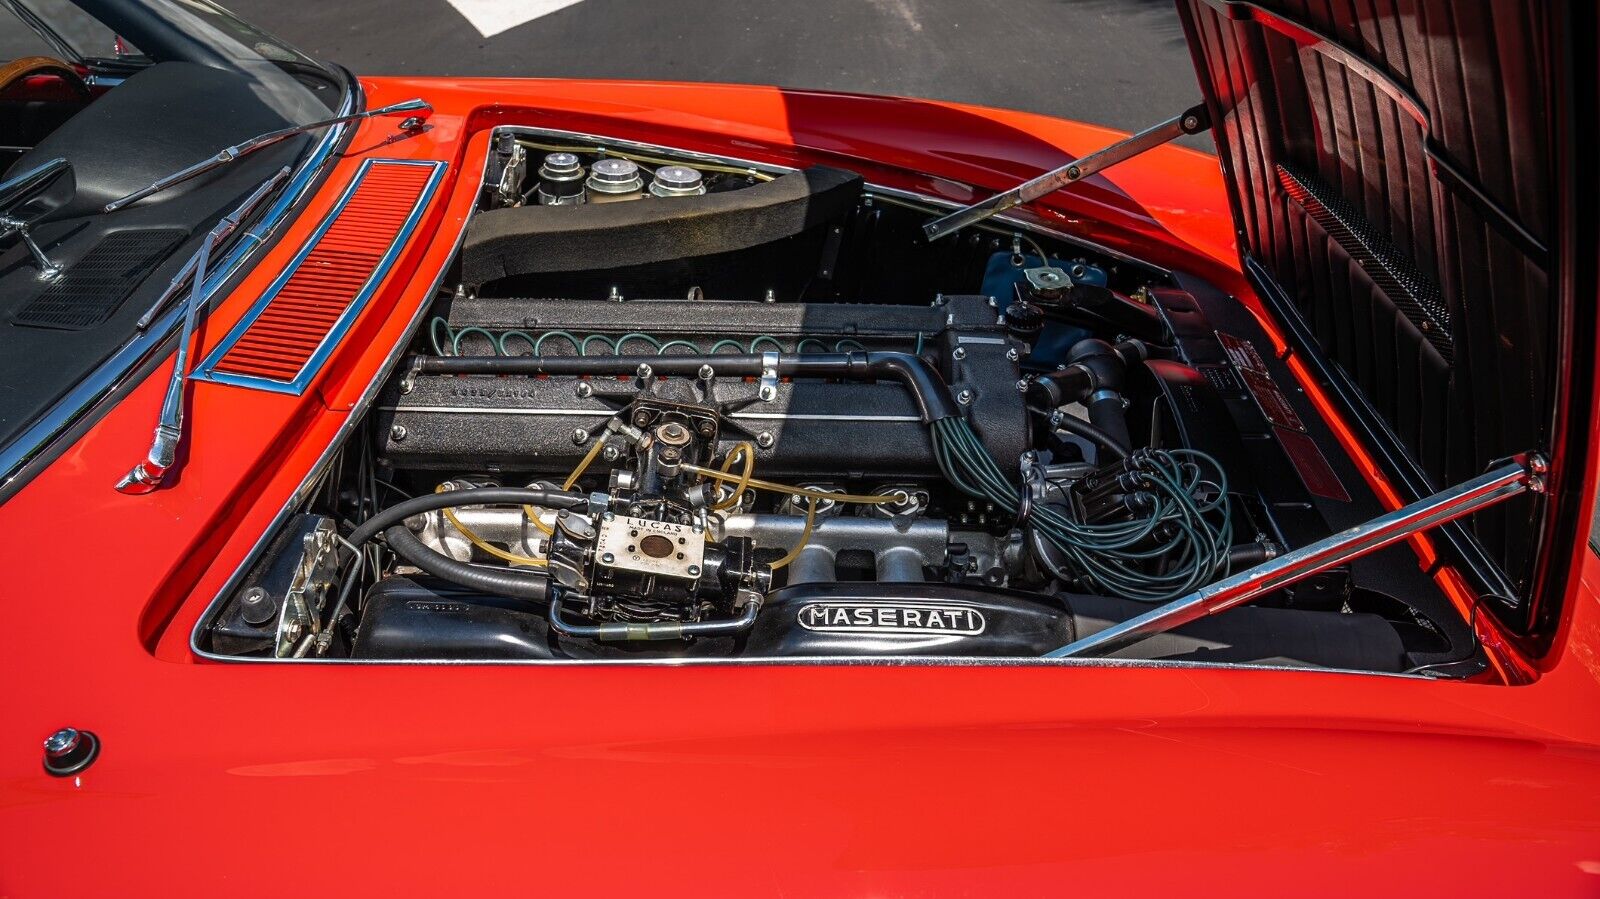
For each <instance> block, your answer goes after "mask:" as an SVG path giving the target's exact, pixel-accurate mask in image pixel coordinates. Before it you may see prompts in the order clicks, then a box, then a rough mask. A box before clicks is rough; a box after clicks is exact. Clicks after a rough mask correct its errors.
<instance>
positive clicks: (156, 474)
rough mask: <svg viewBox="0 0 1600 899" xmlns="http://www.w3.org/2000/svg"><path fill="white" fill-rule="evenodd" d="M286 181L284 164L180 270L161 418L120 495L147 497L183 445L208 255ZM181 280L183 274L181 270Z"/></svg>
mask: <svg viewBox="0 0 1600 899" xmlns="http://www.w3.org/2000/svg"><path fill="white" fill-rule="evenodd" d="M288 177H289V167H288V166H284V167H283V168H281V169H279V170H278V171H277V173H276V174H274V175H273V176H272V177H270V178H268V179H267V180H265V181H263V182H261V184H260V186H258V187H257V188H256V189H255V190H253V191H251V192H250V196H248V197H245V198H244V202H242V203H240V204H239V205H238V206H237V207H235V208H234V210H233V211H232V212H230V213H228V214H227V215H226V216H223V218H222V221H220V222H217V224H216V226H215V227H213V228H212V229H211V231H210V233H208V234H207V235H206V236H205V239H204V240H202V241H201V242H200V249H199V250H197V251H195V254H194V258H193V265H192V266H190V265H185V266H184V269H185V270H186V271H189V272H191V287H190V290H189V301H188V303H187V304H186V305H185V306H184V310H183V330H182V332H180V333H179V335H178V351H177V353H176V355H175V356H174V358H173V360H172V378H171V380H169V381H168V382H167V394H166V397H165V398H164V399H163V400H162V402H161V418H160V420H159V421H157V423H156V435H155V440H154V442H152V443H151V444H150V452H149V453H148V454H147V455H146V456H145V459H144V461H142V462H139V463H138V464H136V465H134V466H133V468H131V469H129V470H128V473H127V474H125V475H123V476H122V480H120V481H118V482H117V484H116V488H117V491H118V492H120V493H131V494H140V493H149V492H150V491H152V490H154V489H156V488H157V487H160V486H161V482H162V481H163V480H164V479H165V478H166V476H167V472H168V471H170V470H171V469H172V466H173V463H175V462H176V461H177V458H178V445H179V444H180V443H182V442H183V384H184V382H185V381H187V380H188V378H189V344H190V343H192V342H193V340H194V325H195V320H196V319H197V318H198V317H199V315H200V309H201V308H202V307H204V306H205V304H206V301H207V300H209V299H210V298H211V293H210V292H209V291H207V290H206V286H205V285H206V269H207V268H208V267H209V266H210V265H211V251H212V250H214V249H216V247H217V246H219V245H220V244H221V243H222V242H223V241H224V240H227V239H228V235H230V234H232V233H233V231H234V229H236V228H238V227H239V223H240V222H242V221H243V220H244V218H245V217H246V216H248V215H249V214H250V212H251V210H253V209H255V208H256V205H257V204H259V203H260V202H261V201H262V200H263V199H265V198H266V196H267V194H269V193H271V192H272V189H273V188H275V187H277V186H278V185H279V184H280V183H282V182H283V181H284V179H286V178H288ZM179 274H180V277H181V275H182V273H181V272H180V273H179Z"/></svg>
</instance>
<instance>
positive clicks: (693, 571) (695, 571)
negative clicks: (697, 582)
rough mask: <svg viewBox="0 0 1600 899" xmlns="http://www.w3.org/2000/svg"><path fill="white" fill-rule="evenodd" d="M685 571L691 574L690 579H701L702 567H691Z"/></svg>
mask: <svg viewBox="0 0 1600 899" xmlns="http://www.w3.org/2000/svg"><path fill="white" fill-rule="evenodd" d="M684 571H687V572H688V573H689V576H690V577H699V576H700V566H699V565H690V566H689V567H688V568H685V569H684Z"/></svg>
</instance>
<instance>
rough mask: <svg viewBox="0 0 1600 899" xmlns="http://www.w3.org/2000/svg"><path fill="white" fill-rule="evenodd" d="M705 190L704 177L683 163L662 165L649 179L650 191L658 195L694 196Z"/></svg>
mask: <svg viewBox="0 0 1600 899" xmlns="http://www.w3.org/2000/svg"><path fill="white" fill-rule="evenodd" d="M705 192H706V183H705V179H704V178H702V177H701V176H700V173H699V172H698V171H696V170H694V169H691V168H689V167H688V166H685V165H664V166H662V167H661V168H659V169H656V174H655V177H654V178H652V179H651V180H650V193H652V194H654V195H655V196H658V197H695V196H699V195H701V194H703V193H705Z"/></svg>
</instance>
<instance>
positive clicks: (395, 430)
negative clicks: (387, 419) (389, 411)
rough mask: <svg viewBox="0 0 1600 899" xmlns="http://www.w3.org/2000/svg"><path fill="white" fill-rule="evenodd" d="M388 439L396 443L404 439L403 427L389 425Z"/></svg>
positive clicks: (404, 430) (404, 431)
mask: <svg viewBox="0 0 1600 899" xmlns="http://www.w3.org/2000/svg"><path fill="white" fill-rule="evenodd" d="M389 439H390V440H396V441H398V440H404V439H406V429H405V426H404V425H391V426H390V427H389Z"/></svg>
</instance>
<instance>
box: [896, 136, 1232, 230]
mask: <svg viewBox="0 0 1600 899" xmlns="http://www.w3.org/2000/svg"><path fill="white" fill-rule="evenodd" d="M1208 127H1210V123H1209V122H1208V121H1207V116H1206V109H1205V107H1204V106H1195V107H1192V108H1190V109H1187V110H1184V111H1183V112H1181V113H1178V114H1177V115H1175V116H1173V117H1172V118H1170V119H1167V120H1166V121H1165V122H1162V123H1161V124H1159V125H1154V126H1152V127H1150V128H1146V129H1145V130H1143V131H1141V132H1139V133H1138V134H1133V135H1130V136H1128V137H1125V138H1123V139H1122V140H1119V141H1117V142H1116V143H1114V144H1111V145H1110V146H1108V147H1104V148H1102V149H1099V150H1096V151H1094V152H1093V153H1090V154H1089V155H1088V156H1083V157H1079V158H1078V159H1076V160H1073V161H1072V162H1069V163H1067V164H1066V165H1064V166H1061V167H1060V168H1057V169H1052V170H1051V171H1048V172H1045V173H1044V174H1043V175H1040V176H1039V177H1037V178H1034V179H1032V180H1030V181H1024V182H1023V183H1021V184H1019V185H1017V186H1016V187H1013V188H1011V189H1010V190H1008V191H1006V192H1005V193H999V194H995V195H994V196H992V197H990V198H989V199H987V200H984V201H982V202H980V203H974V204H972V205H971V206H966V207H963V208H961V209H957V210H956V211H955V212H952V213H950V214H949V215H945V216H941V217H940V218H936V219H934V220H933V221H931V222H928V223H927V224H925V225H923V226H922V231H923V233H924V234H926V235H928V240H929V241H930V242H931V241H935V240H938V239H939V238H941V237H944V236H945V235H947V234H953V233H955V232H957V231H959V230H961V229H962V228H965V227H966V226H968V225H972V224H976V223H977V222H981V221H983V220H984V219H986V218H988V217H990V216H992V215H995V214H997V213H1001V212H1005V211H1006V210H1007V209H1010V208H1012V207H1013V206H1021V205H1022V204H1023V203H1031V202H1033V201H1034V200H1037V199H1039V198H1040V197H1042V196H1044V195H1046V194H1049V193H1053V192H1055V191H1057V190H1060V189H1061V188H1063V187H1066V186H1067V185H1069V184H1072V183H1074V182H1077V181H1082V180H1083V179H1085V178H1087V177H1089V176H1090V175H1093V174H1095V173H1096V172H1099V171H1101V170H1103V169H1107V168H1110V167H1111V166H1114V165H1116V164H1117V163H1119V162H1125V161H1127V160H1129V159H1132V158H1133V157H1135V156H1138V155H1139V154H1141V153H1143V152H1145V151H1146V150H1153V149H1155V148H1156V147H1159V146H1161V145H1162V144H1165V143H1168V142H1169V141H1172V140H1174V139H1176V138H1179V137H1182V136H1183V135H1185V134H1198V133H1199V132H1201V131H1204V130H1205V129H1206V128H1208Z"/></svg>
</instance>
